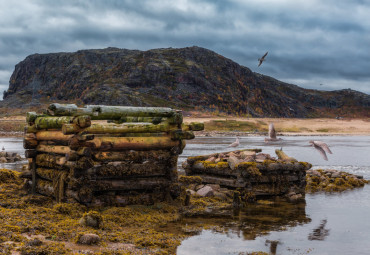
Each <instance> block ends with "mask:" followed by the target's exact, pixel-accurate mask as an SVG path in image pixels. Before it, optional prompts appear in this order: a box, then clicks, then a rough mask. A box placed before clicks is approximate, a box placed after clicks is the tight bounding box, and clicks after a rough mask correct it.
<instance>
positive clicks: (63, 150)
mask: <svg viewBox="0 0 370 255" xmlns="http://www.w3.org/2000/svg"><path fill="white" fill-rule="evenodd" d="M36 150H37V151H39V152H47V153H56V154H62V155H65V154H67V153H70V152H71V148H69V147H68V146H61V145H44V144H39V145H38V146H37V148H36Z"/></svg>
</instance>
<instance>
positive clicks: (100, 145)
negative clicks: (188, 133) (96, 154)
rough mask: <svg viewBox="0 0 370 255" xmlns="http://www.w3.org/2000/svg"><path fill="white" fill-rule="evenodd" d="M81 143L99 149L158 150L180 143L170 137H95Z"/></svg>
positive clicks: (176, 145)
mask: <svg viewBox="0 0 370 255" xmlns="http://www.w3.org/2000/svg"><path fill="white" fill-rule="evenodd" d="M80 145H81V146H83V147H90V148H94V149H98V150H156V149H169V148H172V147H178V146H179V145H180V143H179V141H173V140H172V139H171V138H170V137H95V138H94V139H93V140H90V141H83V142H81V143H80Z"/></svg>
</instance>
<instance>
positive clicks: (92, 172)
mask: <svg viewBox="0 0 370 255" xmlns="http://www.w3.org/2000/svg"><path fill="white" fill-rule="evenodd" d="M167 167H168V166H166V164H165V163H159V162H156V161H146V162H144V163H131V162H110V163H108V164H103V165H96V166H94V167H92V168H90V169H88V170H87V171H86V177H87V178H92V179H96V178H98V179H99V178H116V177H158V176H166V175H167Z"/></svg>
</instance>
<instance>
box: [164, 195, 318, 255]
mask: <svg viewBox="0 0 370 255" xmlns="http://www.w3.org/2000/svg"><path fill="white" fill-rule="evenodd" d="M223 215H224V217H220V215H217V218H211V217H207V218H205V217H197V218H185V219H182V220H181V221H180V222H178V223H176V224H175V225H177V224H180V225H185V226H187V229H191V228H193V229H196V230H198V232H199V229H200V228H202V227H204V226H206V227H207V228H210V229H213V231H212V232H211V233H209V232H207V231H204V230H203V231H202V232H201V235H200V236H193V237H191V238H188V239H187V240H185V241H184V242H183V243H182V244H181V246H179V247H178V250H177V254H194V252H195V250H194V247H196V252H195V253H197V254H225V253H227V254H232V253H231V252H234V251H235V252H238V253H237V254H239V253H240V254H243V253H242V252H244V251H246V249H245V247H244V246H245V244H243V240H244V241H246V240H256V238H258V237H261V236H266V235H268V234H269V233H270V232H271V231H285V230H287V229H289V228H291V227H295V226H298V225H304V224H306V223H309V222H311V219H310V218H309V217H308V216H307V214H306V202H305V200H304V199H302V200H300V201H299V202H296V203H291V202H287V201H284V200H279V199H276V200H263V201H258V202H257V203H255V204H250V205H248V206H247V207H246V208H242V209H241V210H237V211H235V210H234V211H233V212H230V214H229V215H228V216H226V215H225V214H223ZM210 226H214V228H212V227H210ZM168 227H169V231H170V229H172V230H174V229H179V227H176V226H174V225H171V226H168ZM198 232H196V231H194V232H193V234H198ZM220 232H221V233H223V234H224V235H225V240H223V242H228V240H233V246H232V247H231V246H228V248H227V249H226V248H224V247H220V246H218V245H217V242H218V241H217V240H218V238H220V236H219V234H218V233H220ZM188 233H190V232H189V231H188ZM210 235H212V238H209V236H210ZM207 236H208V238H207ZM204 238H207V239H206V241H207V242H209V244H208V245H207V246H206V247H207V248H206V249H205V250H203V248H202V247H203V246H205V245H204V243H203V244H201V245H200V243H199V242H200V239H201V240H202V241H203V242H204V241H205V239H204ZM236 240H238V241H236ZM213 241H216V243H213ZM236 243H238V244H236ZM266 244H267V245H268V246H269V249H270V253H271V254H276V251H277V247H278V245H279V244H281V242H280V241H278V240H270V241H266V243H265V245H266ZM210 247H215V249H214V250H213V249H212V248H210ZM224 249H225V250H224ZM247 250H248V252H251V251H252V250H250V249H247Z"/></svg>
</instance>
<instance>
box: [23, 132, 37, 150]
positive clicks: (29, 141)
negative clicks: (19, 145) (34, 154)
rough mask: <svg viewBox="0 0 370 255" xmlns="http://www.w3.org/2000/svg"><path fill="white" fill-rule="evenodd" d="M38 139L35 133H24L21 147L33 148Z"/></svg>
mask: <svg viewBox="0 0 370 255" xmlns="http://www.w3.org/2000/svg"><path fill="white" fill-rule="evenodd" d="M37 144H38V141H37V139H36V135H35V134H33V133H29V134H25V136H24V138H23V148H24V149H35V148H36V147H37Z"/></svg>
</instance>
